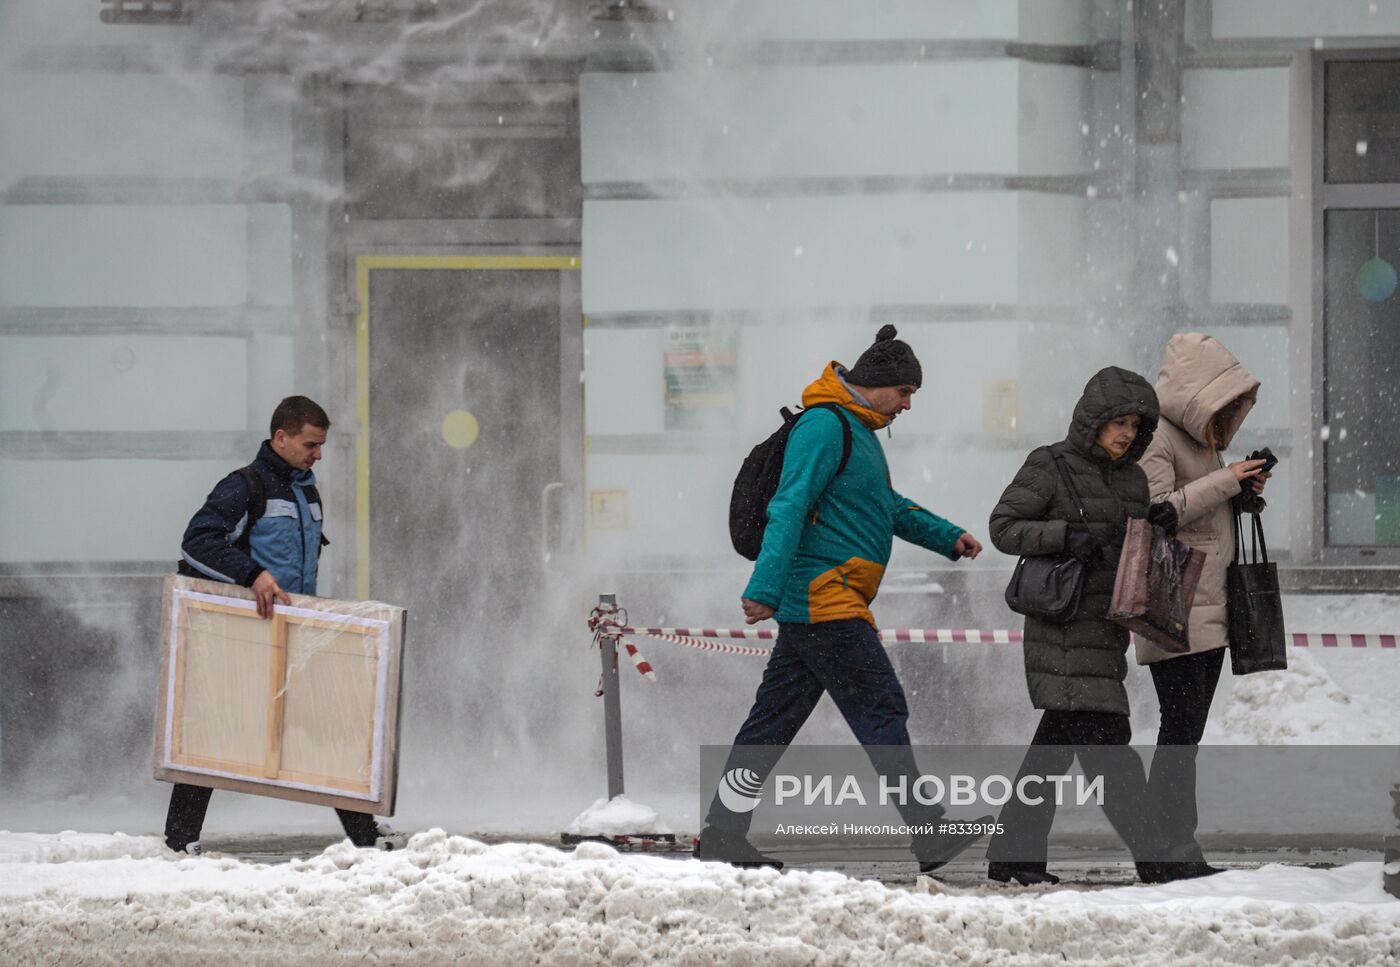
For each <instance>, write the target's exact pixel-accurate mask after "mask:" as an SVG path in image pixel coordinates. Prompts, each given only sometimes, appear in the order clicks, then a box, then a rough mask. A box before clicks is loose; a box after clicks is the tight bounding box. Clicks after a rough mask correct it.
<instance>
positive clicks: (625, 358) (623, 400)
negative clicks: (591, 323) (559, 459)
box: [583, 326, 666, 434]
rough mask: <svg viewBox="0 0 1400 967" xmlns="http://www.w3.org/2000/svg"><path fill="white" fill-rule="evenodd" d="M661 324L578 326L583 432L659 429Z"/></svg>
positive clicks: (662, 417) (661, 417) (662, 397)
mask: <svg viewBox="0 0 1400 967" xmlns="http://www.w3.org/2000/svg"><path fill="white" fill-rule="evenodd" d="M663 353H664V342H663V334H662V331H661V328H660V327H659V326H658V327H656V328H646V329H642V328H628V329H599V328H596V327H593V328H588V329H585V330H584V331H583V372H584V384H583V394H584V432H585V433H587V434H597V433H607V434H649V433H662V432H664V431H665V429H666V426H665V423H666V421H665V408H664V404H665V392H666V385H665V380H664V376H663V366H662V355H663Z"/></svg>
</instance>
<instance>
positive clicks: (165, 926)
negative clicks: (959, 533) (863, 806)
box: [0, 830, 1400, 965]
mask: <svg viewBox="0 0 1400 967" xmlns="http://www.w3.org/2000/svg"><path fill="white" fill-rule="evenodd" d="M126 842H127V843H131V842H132V841H130V840H128V841H126ZM0 950H4V951H5V954H4V957H5V959H6V960H9V961H13V962H22V963H24V962H39V961H43V962H47V963H59V962H61V963H65V964H86V963H114V962H115V963H127V962H129V963H176V962H198V963H201V964H213V965H219V964H244V963H248V962H252V961H258V962H264V961H267V960H269V959H273V958H284V957H291V956H295V957H296V958H297V959H298V960H299V961H301V962H304V963H316V964H321V963H337V962H361V961H364V960H370V959H373V960H376V961H380V962H388V963H396V964H439V963H452V962H457V963H471V964H512V965H513V964H519V963H541V962H547V963H565V964H593V963H598V964H603V963H607V964H638V963H681V964H710V963H730V962H736V961H737V962H749V963H777V964H847V963H884V962H887V961H900V962H906V963H928V964H941V963H946V962H949V961H953V960H956V961H958V962H962V963H994V962H995V963H1005V962H1009V961H1010V962H1015V963H1019V964H1030V963H1039V962H1046V963H1051V962H1053V963H1057V964H1058V963H1062V962H1063V961H1062V958H1064V959H1068V960H1069V961H1072V962H1075V963H1085V964H1109V963H1112V964H1139V963H1140V964H1152V965H1157V964H1161V963H1164V962H1170V963H1174V964H1200V965H1206V964H1211V965H1215V964H1236V963H1238V964H1244V963H1250V964H1271V963H1288V962H1306V963H1309V964H1321V963H1335V964H1364V963H1384V962H1391V963H1393V962H1395V960H1396V958H1397V957H1400V901H1397V900H1396V899H1395V898H1393V897H1391V896H1389V895H1388V894H1386V893H1384V892H1383V890H1382V889H1381V867H1380V864H1379V863H1359V864H1354V865H1350V866H1345V867H1341V868H1338V869H1333V870H1313V869H1295V868H1287V867H1281V866H1266V867H1263V868H1261V869H1258V870H1252V871H1233V872H1228V873H1224V874H1221V875H1219V876H1215V877H1211V878H1208V879H1204V880H1194V881H1188V882H1182V883H1175V884H1171V885H1168V886H1163V887H1123V888H1116V889H1107V890H1100V891H1083V890H1076V889H1073V888H1059V889H1038V890H1031V891H1018V890H994V889H992V888H989V887H979V888H977V889H974V890H961V891H960V890H952V889H950V888H946V887H940V886H937V885H934V886H932V887H931V888H929V889H927V890H925V891H922V892H921V891H909V890H903V889H896V888H892V887H889V886H885V885H882V884H880V883H878V882H873V881H861V880H851V879H848V878H846V877H844V876H842V875H840V874H837V873H822V872H801V871H799V872H787V873H777V872H775V871H773V870H743V871H741V870H735V869H732V868H730V867H728V866H725V865H722V864H716V863H701V862H698V861H695V860H689V859H684V860H682V859H667V858H663V857H657V856H647V855H638V854H619V853H618V852H617V851H615V850H613V849H612V848H611V847H608V846H605V845H602V844H596V843H585V844H584V845H583V846H581V847H580V848H579V849H578V850H577V851H575V852H573V853H567V852H561V851H559V850H555V849H551V848H549V847H545V846H539V845H523V844H503V845H499V846H486V845H484V844H482V843H480V842H477V841H475V840H471V839H466V838H463V837H456V836H448V835H447V834H445V833H443V832H442V831H441V830H432V831H429V832H426V833H420V834H418V835H416V836H414V837H413V838H412V839H411V840H410V842H409V844H408V847H407V848H406V849H404V850H402V851H398V852H393V853H381V852H375V851H372V850H357V849H354V848H353V847H351V846H350V845H349V844H348V843H341V844H338V845H336V846H332V847H330V848H329V849H327V850H326V851H325V852H324V853H322V854H320V855H319V856H316V857H313V858H311V859H308V860H297V861H293V862H291V863H288V864H285V865H280V866H262V865H256V864H248V863H242V862H239V861H238V860H235V859H232V858H228V857H208V856H206V857H203V858H198V859H196V858H185V859H180V858H176V857H175V856H174V855H173V854H172V855H169V856H166V857H163V858H158V859H145V858H137V857H130V858H124V859H103V860H95V861H89V862H69V863H15V862H4V863H0Z"/></svg>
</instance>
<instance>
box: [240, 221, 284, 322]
mask: <svg viewBox="0 0 1400 967" xmlns="http://www.w3.org/2000/svg"><path fill="white" fill-rule="evenodd" d="M247 213H248V239H249V244H250V249H249V252H248V303H249V304H250V305H255V306H290V305H291V304H292V302H293V293H292V262H293V258H294V256H293V254H292V206H291V205H249V206H248V208H247Z"/></svg>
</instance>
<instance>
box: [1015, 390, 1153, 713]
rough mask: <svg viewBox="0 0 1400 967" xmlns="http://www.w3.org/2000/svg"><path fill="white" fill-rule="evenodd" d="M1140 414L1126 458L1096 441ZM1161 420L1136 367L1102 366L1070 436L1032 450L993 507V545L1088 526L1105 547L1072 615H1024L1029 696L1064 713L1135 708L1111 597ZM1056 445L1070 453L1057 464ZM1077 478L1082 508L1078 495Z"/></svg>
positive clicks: (1040, 544) (1141, 512)
mask: <svg viewBox="0 0 1400 967" xmlns="http://www.w3.org/2000/svg"><path fill="white" fill-rule="evenodd" d="M1132 413H1136V414H1137V415H1138V416H1140V417H1141V418H1142V423H1141V425H1140V426H1139V428H1138V434H1137V438H1136V439H1135V440H1134V441H1133V443H1132V446H1131V447H1129V449H1128V452H1127V453H1126V454H1124V455H1123V456H1122V457H1120V458H1119V459H1118V460H1112V459H1110V457H1109V455H1108V453H1107V452H1106V451H1105V450H1104V449H1103V448H1102V447H1100V446H1099V445H1098V444H1097V443H1095V442H1094V441H1095V438H1096V437H1097V436H1098V432H1099V428H1100V427H1102V426H1103V425H1104V424H1105V423H1107V422H1108V421H1109V420H1112V419H1115V418H1117V417H1119V416H1125V415H1128V414H1132ZM1156 428H1157V396H1156V393H1154V392H1153V389H1152V386H1151V384H1149V383H1148V382H1147V380H1145V379H1143V378H1142V377H1141V376H1139V375H1138V374H1136V373H1133V372H1129V371H1128V370H1125V369H1119V368H1118V367H1116V366H1110V367H1108V368H1107V369H1103V370H1100V371H1099V372H1098V373H1095V374H1094V376H1093V378H1092V379H1090V380H1089V382H1088V384H1087V385H1086V386H1085V387H1084V395H1083V396H1082V397H1081V398H1080V400H1079V403H1078V404H1077V405H1076V406H1075V408H1074V417H1073V419H1072V421H1071V423H1070V428H1069V435H1068V436H1067V437H1066V438H1065V439H1064V440H1062V441H1060V442H1059V443H1055V444H1052V445H1051V446H1047V447H1040V448H1038V449H1036V450H1033V451H1031V453H1030V455H1029V456H1028V457H1026V462H1025V464H1024V465H1023V466H1022V467H1021V470H1020V472H1018V473H1017V474H1016V477H1015V479H1014V480H1012V481H1011V484H1010V485H1009V486H1008V487H1007V488H1006V491H1005V492H1004V493H1003V494H1002V495H1001V501H1000V502H999V503H998V504H997V506H996V509H995V510H993V511H992V520H991V534H992V543H993V544H995V545H996V547H997V549H998V550H1000V551H1003V552H1005V553H1007V554H1015V555H1017V556H1020V555H1023V554H1024V555H1030V556H1035V555H1041V554H1061V553H1064V550H1065V528H1066V526H1067V525H1068V524H1070V523H1078V522H1081V520H1082V522H1083V523H1085V524H1087V525H1088V527H1089V529H1090V531H1091V532H1092V533H1093V534H1094V536H1096V537H1098V538H1099V540H1101V541H1102V542H1103V544H1104V552H1103V554H1102V555H1100V556H1098V557H1096V558H1095V559H1094V560H1093V561H1092V562H1090V564H1089V565H1088V568H1087V573H1086V574H1085V580H1084V595H1083V598H1082V599H1081V601H1080V605H1079V610H1078V611H1077V612H1076V613H1075V615H1074V617H1073V618H1072V619H1070V620H1069V621H1067V622H1063V623H1061V622H1053V621H1043V620H1041V619H1039V618H1032V617H1027V618H1026V625H1025V660H1026V684H1027V686H1028V687H1029V689H1030V694H1031V703H1032V704H1033V705H1034V706H1035V707H1036V708H1040V709H1050V710H1053V711H1061V712H1090V711H1092V712H1117V713H1119V714H1122V715H1126V714H1128V693H1127V691H1126V690H1125V689H1124V688H1123V679H1124V677H1125V676H1126V675H1127V671H1128V662H1127V657H1126V656H1127V650H1128V631H1127V629H1126V628H1123V627H1122V626H1121V625H1117V624H1114V623H1113V622H1111V621H1109V620H1108V619H1107V618H1106V617H1104V616H1105V615H1106V614H1107V613H1108V605H1109V602H1110V600H1111V599H1112V597H1113V580H1114V576H1115V574H1116V573H1117V570H1118V555H1119V553H1120V552H1121V551H1122V547H1123V534H1124V528H1125V525H1126V522H1127V519H1128V518H1129V517H1146V516H1147V508H1148V490H1147V476H1146V475H1145V474H1144V473H1143V471H1142V468H1141V467H1139V466H1138V460H1139V459H1140V458H1141V457H1142V454H1143V451H1145V450H1146V449H1147V445H1148V443H1150V442H1151V441H1152V434H1153V431H1154V430H1155V429H1156ZM1052 451H1053V453H1054V454H1055V455H1057V456H1059V457H1060V458H1061V460H1062V466H1063V470H1064V471H1065V473H1064V475H1061V474H1060V473H1058V472H1057V470H1056V466H1055V460H1054V459H1053V457H1052ZM1066 476H1067V477H1069V479H1070V481H1071V482H1072V484H1073V486H1074V490H1075V492H1076V493H1077V494H1078V496H1079V498H1080V500H1081V501H1082V504H1083V511H1084V516H1083V517H1082V518H1081V516H1080V511H1079V507H1078V506H1076V503H1075V500H1074V498H1073V497H1071V495H1070V489H1069V487H1068V486H1067V485H1066V482H1065V477H1066Z"/></svg>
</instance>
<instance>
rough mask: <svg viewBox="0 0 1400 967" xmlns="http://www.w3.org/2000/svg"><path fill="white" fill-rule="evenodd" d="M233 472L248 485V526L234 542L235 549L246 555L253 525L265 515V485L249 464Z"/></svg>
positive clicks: (260, 476) (260, 475)
mask: <svg viewBox="0 0 1400 967" xmlns="http://www.w3.org/2000/svg"><path fill="white" fill-rule="evenodd" d="M234 472H235V473H237V474H238V475H239V476H240V477H242V478H243V480H244V482H246V483H247V484H248V524H247V526H246V527H244V528H243V533H242V534H240V535H238V540H237V541H235V542H234V545H235V546H236V547H238V548H240V549H242V550H243V551H244V553H247V551H248V548H249V546H250V542H251V541H252V537H253V525H254V524H256V523H257V522H258V519H259V518H261V517H262V515H263V514H265V513H267V484H266V483H264V482H263V478H262V474H260V473H258V471H257V469H256V468H255V467H254V466H253V465H252V464H251V463H250V464H248V466H246V467H239V468H238V469H237V470H236V471H234Z"/></svg>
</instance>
